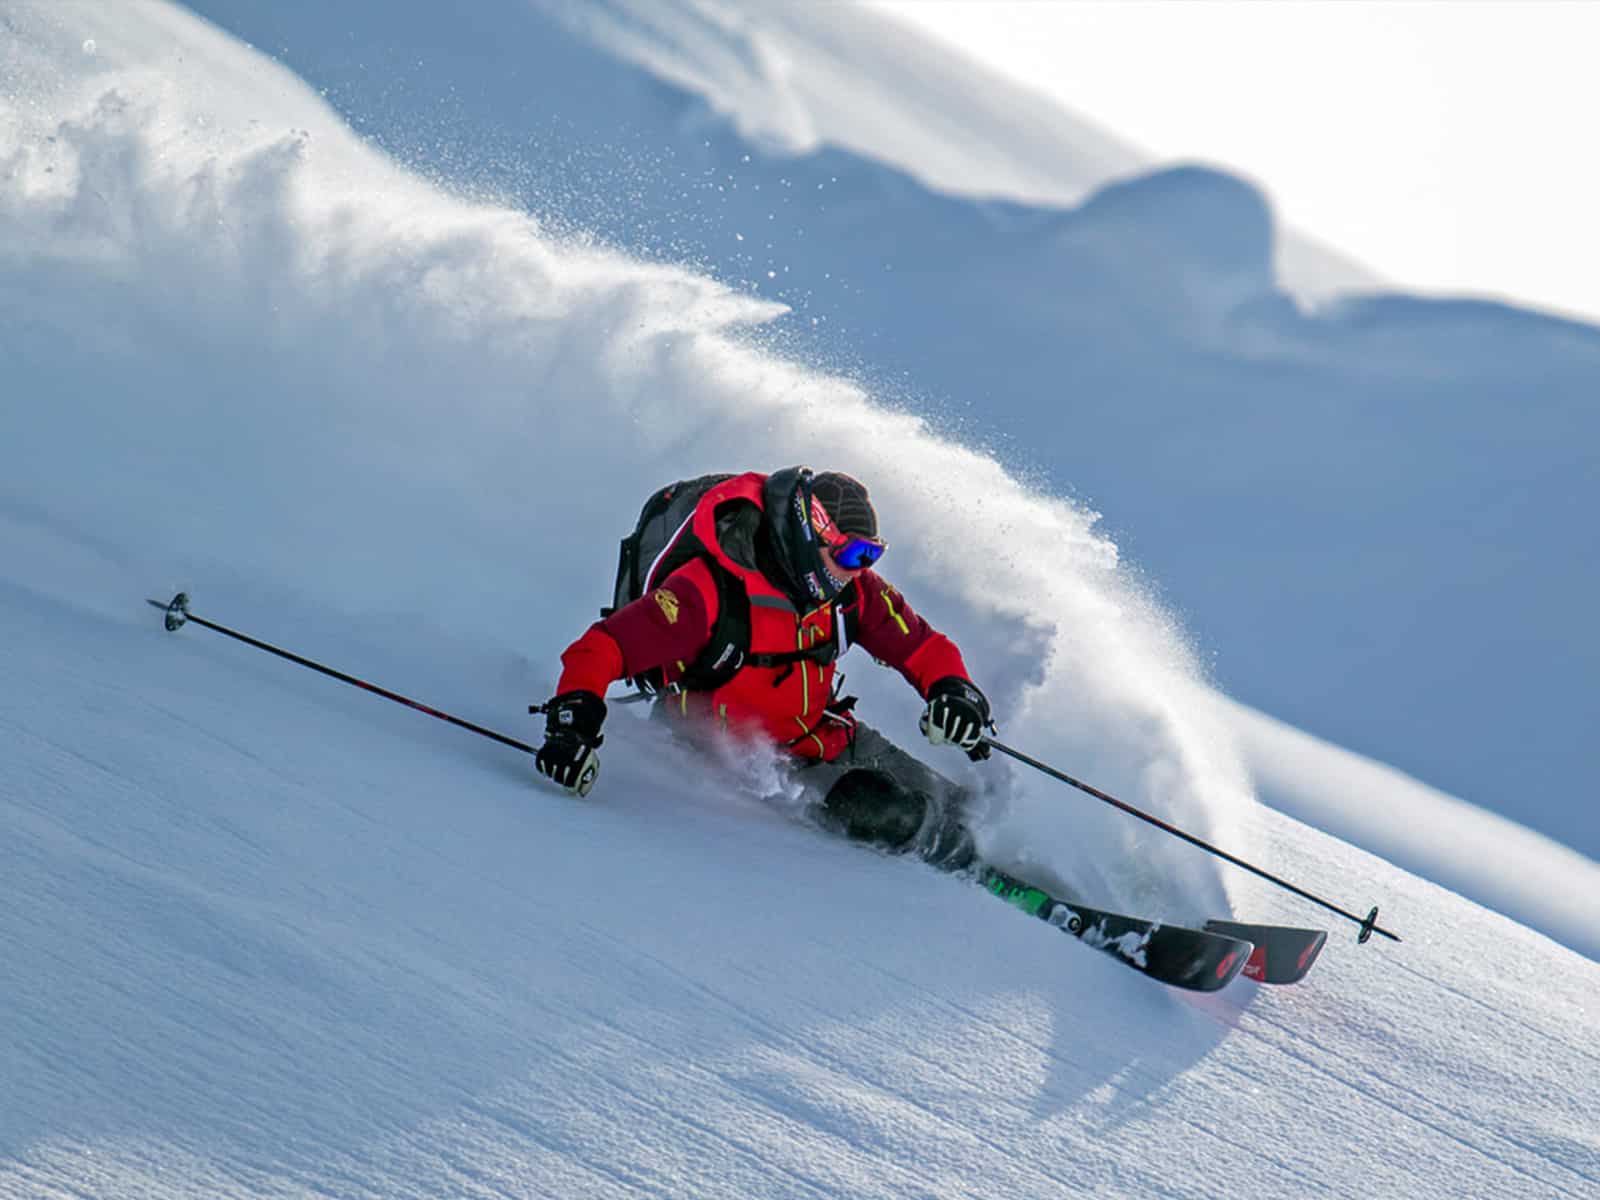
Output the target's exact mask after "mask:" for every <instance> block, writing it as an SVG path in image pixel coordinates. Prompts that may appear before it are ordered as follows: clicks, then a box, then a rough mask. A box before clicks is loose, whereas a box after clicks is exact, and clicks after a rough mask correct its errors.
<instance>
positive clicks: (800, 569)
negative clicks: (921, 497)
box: [765, 467, 878, 610]
mask: <svg viewBox="0 0 1600 1200" xmlns="http://www.w3.org/2000/svg"><path fill="white" fill-rule="evenodd" d="M813 501H816V502H819V503H821V505H822V507H823V508H824V509H826V510H827V513H828V516H830V517H831V518H833V522H834V524H835V525H837V526H839V528H840V529H842V530H844V531H845V532H846V533H856V534H861V535H862V536H864V537H871V538H875V537H877V536H878V514H877V512H876V511H875V510H874V509H873V507H872V502H871V500H870V499H869V498H868V496H867V489H866V487H865V486H863V485H862V484H861V483H860V482H859V481H858V480H855V479H852V478H851V477H850V476H849V475H843V474H840V473H839V472H837V471H825V472H823V473H822V474H820V475H818V474H815V473H813V472H812V470H811V469H810V468H809V467H786V468H785V469H784V470H781V471H774V472H773V473H772V474H771V475H769V476H767V485H766V503H765V508H766V513H767V528H768V530H769V532H770V534H771V537H772V548H773V550H774V552H775V555H776V557H777V560H778V564H779V566H780V567H781V568H782V570H783V572H784V574H785V576H786V578H784V579H782V580H778V581H777V582H779V583H781V584H783V585H784V588H785V590H786V591H787V592H788V593H789V595H790V598H791V599H793V600H794V601H795V602H796V603H797V604H798V605H799V606H800V607H801V608H802V609H804V610H809V609H813V608H818V607H820V606H822V605H824V604H827V603H828V602H829V601H831V600H833V599H835V598H836V597H837V596H838V595H839V593H840V592H842V591H843V590H844V588H845V587H846V586H847V584H846V583H845V582H842V581H840V580H837V579H836V578H835V577H834V576H833V575H832V574H830V573H829V571H828V569H827V567H826V566H825V565H824V564H823V561H822V540H821V538H820V537H818V535H817V530H816V527H815V525H813V524H812V520H811V505H812V502H813Z"/></svg>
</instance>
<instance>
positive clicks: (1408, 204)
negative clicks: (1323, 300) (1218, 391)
mask: <svg viewBox="0 0 1600 1200" xmlns="http://www.w3.org/2000/svg"><path fill="white" fill-rule="evenodd" d="M871 2H872V3H873V4H874V6H875V7H878V8H880V9H883V10H887V11H890V12H892V13H894V14H895V15H897V16H898V17H900V18H901V19H903V20H906V21H910V22H912V23H914V24H915V25H917V26H919V27H920V28H922V29H923V30H924V31H926V32H928V33H931V34H934V35H936V36H938V37H940V38H942V39H944V40H946V41H949V42H951V43H953V44H956V45H959V46H960V47H961V48H962V49H963V50H964V51H966V52H967V53H968V54H971V55H972V56H974V57H976V58H978V59H980V60H982V61H983V62H984V63H986V64H987V65H988V66H990V67H991V68H994V69H997V70H999V71H1001V72H1002V73H1004V74H1006V75H1009V76H1011V77H1012V78H1014V79H1016V80H1017V81H1019V82H1022V83H1026V84H1027V85H1029V86H1031V87H1035V88H1037V89H1039V90H1040V91H1043V92H1045V93H1047V94H1049V95H1051V96H1053V97H1054V98H1055V99H1057V100H1058V101H1060V102H1061V103H1062V104H1063V105H1065V106H1067V107H1068V108H1070V109H1071V110H1072V111H1073V112H1074V113H1075V114H1077V115H1079V116H1082V117H1086V118H1089V119H1092V120H1097V121H1099V122H1101V123H1103V124H1104V125H1105V126H1107V127H1108V128H1110V129H1111V130H1113V131H1115V132H1116V133H1117V134H1119V135H1121V136H1123V137H1125V138H1127V139H1128V140H1129V141H1131V142H1133V143H1135V144H1137V145H1139V146H1140V147H1142V148H1144V149H1146V150H1148V151H1150V152H1152V153H1153V154H1155V155H1157V156H1158V157H1160V158H1163V159H1167V158H1171V159H1199V160H1204V161H1207V162H1211V163H1215V164H1222V165H1226V166H1227V167H1229V168H1230V169H1232V170H1234V171H1236V172H1238V173H1241V174H1244V175H1246V176H1247V177H1249V178H1251V179H1253V180H1254V181H1255V182H1257V183H1258V184H1259V185H1261V186H1262V187H1264V188H1265V190H1266V191H1267V192H1268V193H1269V194H1270V196H1271V198H1272V200H1273V202H1274V204H1275V206H1276V208H1277V211H1278V213H1279V215H1280V217H1281V219H1282V220H1284V221H1285V222H1287V223H1288V224H1290V225H1292V226H1294V227H1295V228H1297V229H1299V230H1300V231H1301V232H1303V233H1308V234H1310V235H1312V236H1313V237H1314V238H1316V239H1317V240H1320V241H1321V242H1323V243H1324V244H1327V245H1329V246H1331V247H1333V248H1335V249H1338V250H1342V251H1344V252H1346V253H1347V254H1349V255H1350V256H1352V257H1354V258H1356V259H1357V260H1358V261H1360V262H1362V263H1363V264H1365V265H1366V266H1368V267H1370V268H1372V270H1373V271H1375V272H1376V273H1377V274H1378V275H1379V276H1381V277H1383V278H1384V279H1386V280H1388V281H1390V282H1392V283H1394V284H1395V285H1397V286H1399V287H1402V288H1404V289H1405V290H1407V291H1412V292H1426V293H1433V292H1441V293H1448V294H1463V293H1466V294H1472V295H1488V296H1496V297H1504V298H1511V299H1513V300H1515V301H1516V302H1518V303H1520V304H1525V305H1529V306H1535V307H1539V308H1542V309H1545V310H1552V311H1556V312H1559V313H1563V314H1567V315H1577V316H1580V317H1582V318H1583V319H1586V320H1589V321H1600V251H1597V250H1596V248H1595V247H1596V246H1597V245H1600V242H1597V241H1596V239H1595V236H1594V230H1593V225H1594V218H1595V213H1596V212H1600V155H1596V154H1595V153H1594V152H1593V138H1594V132H1593V122H1594V116H1593V114H1595V113H1597V112H1600V72H1597V71H1595V69H1594V48H1595V47H1596V46H1600V5H1597V4H1584V3H1544V2H1533V0H1519V2H1517V3H1498V2H1487V3H1471V4H1465V3H1458V4H1445V3H1366V2H1364V0H1354V2H1352V0H1345V2H1341V3H1337V4H1334V3H1302V2H1300V0H1278V2H1275V3H1272V4H1264V3H1262V4H1256V3H1150V2H1147V0H1125V2H1119V3H1102V2H1099V0H1084V2H1081V3H1052V2H1049V0H1032V2H1026V3H1018V2H1015V0H871Z"/></svg>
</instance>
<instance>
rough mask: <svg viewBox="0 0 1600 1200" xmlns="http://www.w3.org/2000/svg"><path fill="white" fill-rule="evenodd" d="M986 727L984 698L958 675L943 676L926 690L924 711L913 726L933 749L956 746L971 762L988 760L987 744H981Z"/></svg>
mask: <svg viewBox="0 0 1600 1200" xmlns="http://www.w3.org/2000/svg"><path fill="white" fill-rule="evenodd" d="M988 726H989V699H988V697H987V696H985V695H984V694H983V692H981V691H980V690H979V689H978V685H977V684H975V683H973V682H972V681H971V680H968V679H962V678H961V677H960V676H959V675H946V676H945V677H944V678H943V679H941V680H939V681H938V682H937V683H935V684H934V685H933V686H932V687H930V688H929V689H928V707H927V708H925V709H923V710H922V720H921V721H919V722H918V723H917V728H919V729H921V730H922V732H923V733H924V734H926V735H927V738H928V740H929V741H930V742H932V743H933V744H934V745H935V746H943V745H952V746H960V747H961V749H963V750H965V751H966V752H967V757H968V758H970V759H971V760H972V761H973V762H979V761H981V760H983V759H985V758H988V757H989V744H988V743H987V742H985V741H984V740H983V731H984V730H985V729H986V728H988Z"/></svg>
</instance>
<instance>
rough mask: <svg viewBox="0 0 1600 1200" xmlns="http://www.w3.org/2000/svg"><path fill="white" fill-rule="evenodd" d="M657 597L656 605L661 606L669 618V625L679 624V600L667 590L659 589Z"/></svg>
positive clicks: (663, 612)
mask: <svg viewBox="0 0 1600 1200" xmlns="http://www.w3.org/2000/svg"><path fill="white" fill-rule="evenodd" d="M655 597H656V604H658V605H659V606H660V608H661V612H662V614H663V615H664V616H665V617H666V618H667V624H668V625H676V624H677V623H678V598H677V597H676V596H675V595H673V594H672V593H671V592H669V591H667V589H666V588H657V589H656V593H655Z"/></svg>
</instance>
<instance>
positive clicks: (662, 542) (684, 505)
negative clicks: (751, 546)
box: [600, 475, 839, 696]
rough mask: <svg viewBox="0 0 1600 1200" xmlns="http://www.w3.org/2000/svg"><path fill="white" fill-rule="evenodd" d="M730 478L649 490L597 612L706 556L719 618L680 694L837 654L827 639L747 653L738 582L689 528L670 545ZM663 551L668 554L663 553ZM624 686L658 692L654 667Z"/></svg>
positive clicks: (744, 597)
mask: <svg viewBox="0 0 1600 1200" xmlns="http://www.w3.org/2000/svg"><path fill="white" fill-rule="evenodd" d="M732 478H733V476H732V475H701V476H700V477H699V478H697V479H680V480H679V481H678V482H676V483H669V484H668V485H667V486H666V487H664V488H661V489H659V490H658V491H656V492H654V493H653V494H652V495H651V496H650V498H649V499H648V500H646V501H645V502H644V508H642V509H641V510H640V512H639V520H638V522H637V523H636V524H635V525H634V527H633V532H632V533H630V534H629V535H628V536H627V537H625V538H623V539H622V544H621V546H620V547H619V550H618V555H617V579H616V583H615V584H614V585H613V586H612V594H611V607H609V608H602V609H601V610H600V615H601V617H609V616H610V615H611V614H612V613H613V612H615V611H616V610H617V609H619V608H621V607H623V606H624V605H626V604H631V603H632V602H633V601H635V600H637V599H638V598H639V597H640V596H642V595H644V594H645V592H646V591H647V590H649V589H650V588H652V587H654V586H655V585H656V584H658V583H660V582H661V581H662V580H664V579H666V578H667V576H669V575H671V574H672V573H673V572H674V571H676V570H677V569H678V568H679V567H682V566H684V565H685V564H686V563H689V562H692V561H693V560H694V559H696V558H702V559H704V560H705V561H706V563H707V564H708V565H709V566H710V567H711V576H712V578H713V579H714V580H715V581H716V585H717V620H716V623H715V624H714V625H713V626H712V628H711V638H710V640H709V641H708V642H707V643H706V648H705V650H704V651H702V652H701V654H700V656H699V657H698V658H696V659H695V660H694V662H692V663H690V664H689V665H688V667H687V668H686V669H685V670H684V672H683V677H682V678H681V679H680V680H679V681H678V683H677V684H676V687H677V688H680V689H682V690H684V691H714V690H715V689H716V688H719V687H721V686H722V685H723V684H725V683H727V682H728V681H729V680H730V679H732V678H733V677H734V675H736V674H738V672H739V670H740V669H741V668H743V667H746V666H759V667H778V666H789V667H790V668H791V669H792V668H793V665H794V664H795V663H797V662H800V661H801V660H806V661H810V662H815V663H818V664H826V663H828V662H832V661H833V659H834V658H835V657H836V656H837V655H838V652H839V645H838V643H837V640H836V639H833V638H830V639H829V640H828V641H827V642H824V643H823V644H821V645H819V646H816V647H813V648H811V649H809V650H803V651H799V650H797V651H791V652H789V653H786V654H751V653H750V593H749V592H748V591H746V590H745V586H744V583H743V582H742V581H741V580H740V579H739V578H738V577H737V576H735V575H734V574H733V573H732V572H730V571H728V570H727V568H725V567H724V566H723V565H722V564H721V563H719V562H718V561H717V560H716V559H715V558H714V557H713V556H712V554H711V553H710V551H709V550H708V549H707V548H706V546H705V545H704V544H702V543H701V541H700V539H699V538H698V537H697V536H696V535H695V534H694V533H693V532H692V531H691V530H687V529H685V530H684V532H683V536H682V537H679V538H678V539H677V541H676V542H675V543H674V542H673V537H674V535H676V534H677V533H678V531H679V530H680V529H683V526H684V524H685V523H686V522H687V521H688V520H689V518H690V517H692V516H693V515H694V510H695V509H696V507H698V506H699V504H700V501H701V499H702V498H703V497H704V496H705V494H706V493H707V492H709V491H710V490H711V489H712V488H714V487H716V486H717V485H718V484H719V483H726V482H727V481H728V480H730V479H732ZM669 546H670V547H671V551H670V553H667V550H668V547H669ZM630 682H631V683H632V684H633V685H634V686H635V687H637V688H638V689H639V690H640V691H641V692H643V693H645V694H646V695H651V696H653V695H657V694H659V693H660V692H662V691H664V690H665V681H664V680H663V678H662V674H661V671H660V670H659V669H656V670H652V671H648V672H646V673H645V674H643V675H638V676H635V677H634V678H633V679H632V680H631V681H630Z"/></svg>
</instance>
